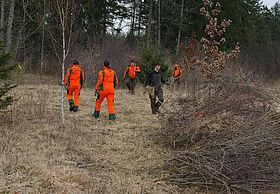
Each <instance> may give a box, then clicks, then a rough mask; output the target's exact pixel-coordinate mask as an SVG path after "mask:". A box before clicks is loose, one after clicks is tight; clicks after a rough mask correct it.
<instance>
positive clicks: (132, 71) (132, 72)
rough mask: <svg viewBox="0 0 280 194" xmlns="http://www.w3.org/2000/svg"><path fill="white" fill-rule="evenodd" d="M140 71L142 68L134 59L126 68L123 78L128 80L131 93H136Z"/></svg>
mask: <svg viewBox="0 0 280 194" xmlns="http://www.w3.org/2000/svg"><path fill="white" fill-rule="evenodd" d="M140 72H141V70H140V68H139V67H138V66H137V65H136V63H135V61H133V60H132V61H131V62H130V64H129V65H128V66H127V67H126V69H125V72H124V75H123V80H125V81H126V85H127V88H128V90H129V93H131V94H135V87H136V75H137V73H140Z"/></svg>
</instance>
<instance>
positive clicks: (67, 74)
mask: <svg viewBox="0 0 280 194" xmlns="http://www.w3.org/2000/svg"><path fill="white" fill-rule="evenodd" d="M69 77H70V68H68V69H67V72H66V75H65V78H64V86H67V83H68V81H69V79H70V78H69Z"/></svg>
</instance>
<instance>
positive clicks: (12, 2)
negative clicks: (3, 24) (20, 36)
mask: <svg viewBox="0 0 280 194" xmlns="http://www.w3.org/2000/svg"><path fill="white" fill-rule="evenodd" d="M14 12H15V0H10V11H9V18H8V28H7V40H6V47H5V52H10V50H11V46H12V29H13V22H14Z"/></svg>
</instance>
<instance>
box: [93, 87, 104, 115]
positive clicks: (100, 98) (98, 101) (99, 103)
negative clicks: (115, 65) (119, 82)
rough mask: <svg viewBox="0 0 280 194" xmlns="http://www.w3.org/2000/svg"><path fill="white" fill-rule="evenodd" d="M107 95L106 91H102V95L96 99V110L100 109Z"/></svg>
mask: <svg viewBox="0 0 280 194" xmlns="http://www.w3.org/2000/svg"><path fill="white" fill-rule="evenodd" d="M105 97H106V96H105V95H104V92H102V91H100V95H99V97H98V98H97V99H96V101H95V110H96V111H100V109H101V104H102V102H103V100H104V98H105Z"/></svg>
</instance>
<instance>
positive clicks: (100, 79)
mask: <svg viewBox="0 0 280 194" xmlns="http://www.w3.org/2000/svg"><path fill="white" fill-rule="evenodd" d="M102 81H103V71H100V72H99V75H98V80H97V84H96V86H95V91H99V89H100V86H101V84H102Z"/></svg>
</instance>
